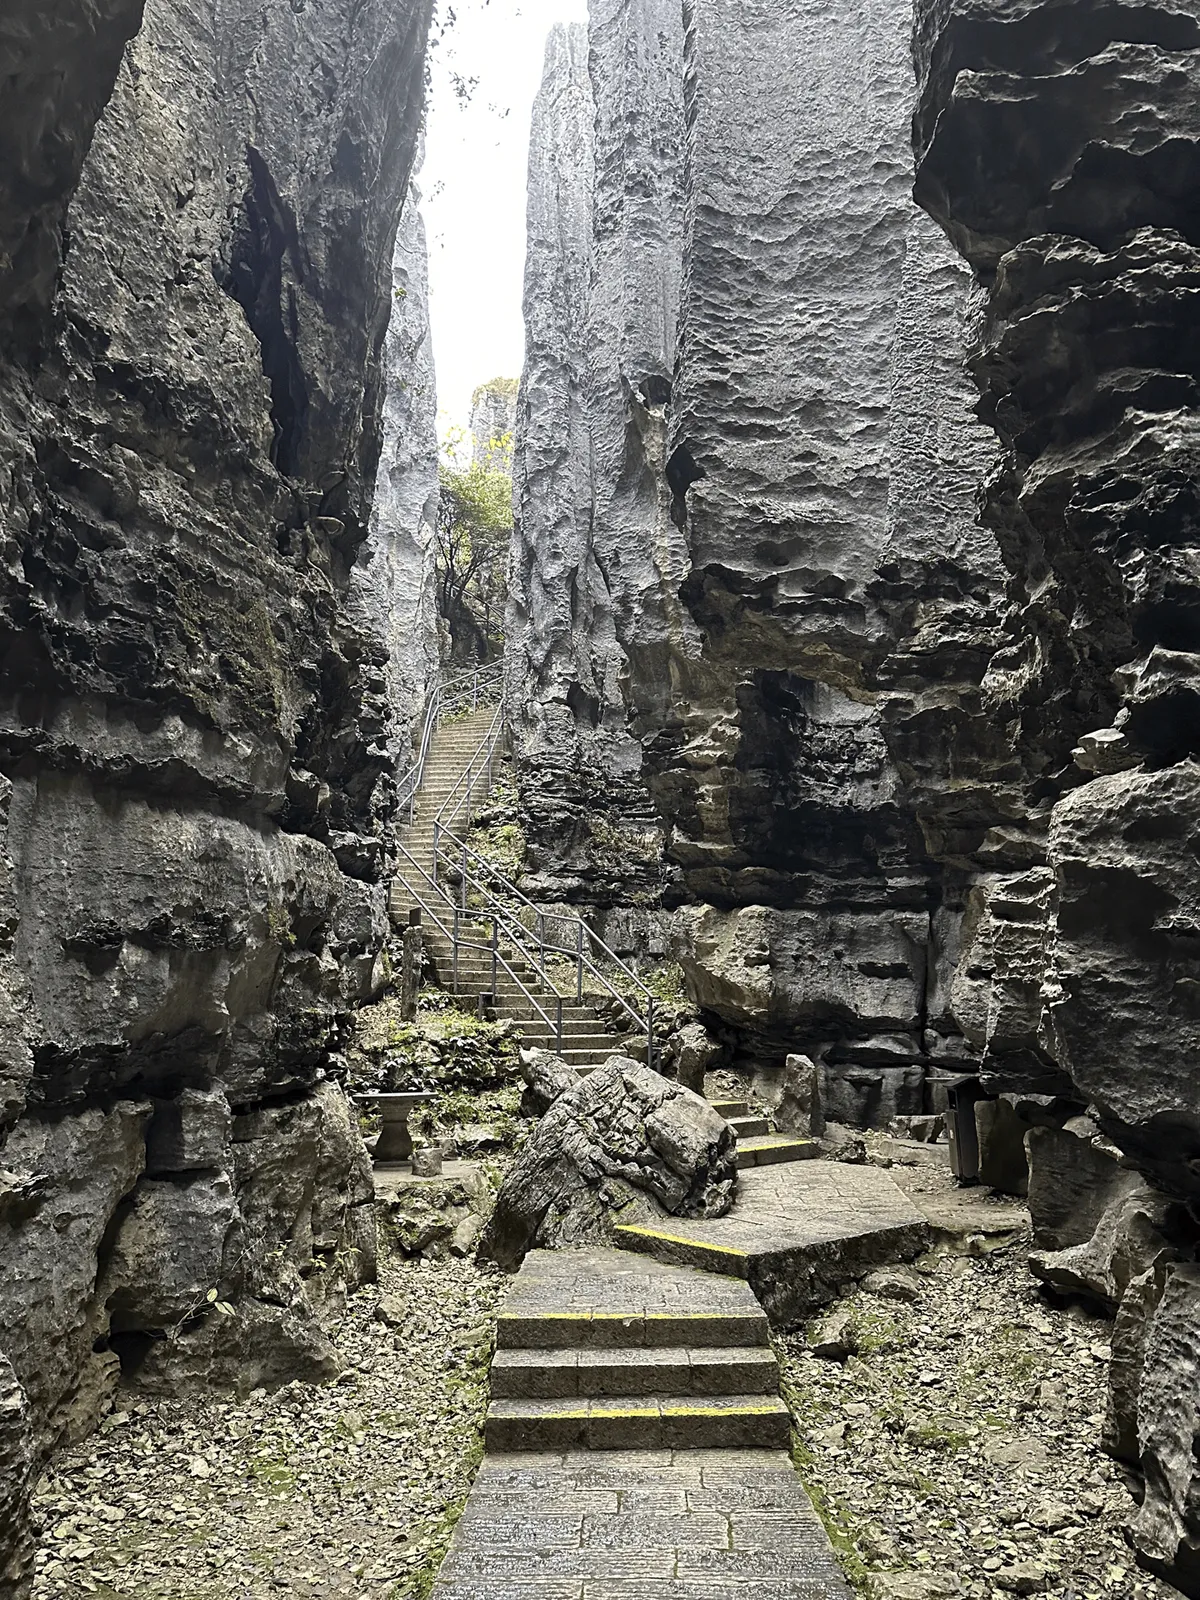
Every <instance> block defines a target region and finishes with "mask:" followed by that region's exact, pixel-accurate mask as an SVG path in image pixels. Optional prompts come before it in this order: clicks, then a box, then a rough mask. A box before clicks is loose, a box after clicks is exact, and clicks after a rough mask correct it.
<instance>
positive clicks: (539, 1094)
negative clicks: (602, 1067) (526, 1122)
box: [521, 1049, 579, 1117]
mask: <svg viewBox="0 0 1200 1600" xmlns="http://www.w3.org/2000/svg"><path fill="white" fill-rule="evenodd" d="M521 1076H522V1077H523V1078H524V1079H525V1091H524V1093H523V1094H522V1096H521V1111H522V1113H523V1114H524V1115H525V1116H527V1117H539V1116H541V1115H542V1114H543V1113H544V1112H546V1111H549V1109H550V1107H551V1106H552V1105H553V1104H554V1102H555V1101H556V1100H557V1099H558V1097H559V1095H560V1094H566V1092H567V1091H568V1089H573V1088H574V1087H575V1086H576V1084H577V1083H578V1082H579V1074H578V1073H577V1072H576V1071H575V1069H574V1068H573V1067H569V1066H568V1065H567V1063H566V1062H565V1061H564V1060H563V1058H562V1057H561V1056H556V1055H555V1054H554V1052H553V1051H552V1050H537V1049H533V1050H522V1051H521Z"/></svg>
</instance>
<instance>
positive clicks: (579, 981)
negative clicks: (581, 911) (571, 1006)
mask: <svg viewBox="0 0 1200 1600" xmlns="http://www.w3.org/2000/svg"><path fill="white" fill-rule="evenodd" d="M575 965H576V979H575V998H576V1000H579V1001H582V999H583V918H582V917H577V918H576V920H575Z"/></svg>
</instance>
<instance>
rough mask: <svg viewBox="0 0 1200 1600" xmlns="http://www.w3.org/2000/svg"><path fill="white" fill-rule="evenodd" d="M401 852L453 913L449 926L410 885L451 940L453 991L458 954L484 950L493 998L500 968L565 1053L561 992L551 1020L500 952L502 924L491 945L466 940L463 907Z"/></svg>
mask: <svg viewBox="0 0 1200 1600" xmlns="http://www.w3.org/2000/svg"><path fill="white" fill-rule="evenodd" d="M398 849H399V851H400V854H401V855H403V856H405V857H406V858H407V860H408V863H409V865H410V866H411V867H412V868H413V869H414V870H415V871H416V872H417V873H418V874H419V876H420V877H422V878H424V880H425V882H426V883H427V884H428V886H429V887H430V888H431V889H433V890H435V891H436V893H437V894H438V895H439V896H440V897H441V900H442V902H443V904H444V906H445V907H446V908H447V909H449V910H450V911H452V912H453V917H452V921H451V926H450V927H447V926H446V924H445V923H444V922H443V921H442V919H441V918H440V917H439V916H438V914H437V912H436V911H435V910H434V909H433V907H432V906H431V905H429V904H427V903H426V900H425V899H424V898H423V897H422V895H421V893H420V891H419V890H418V889H417V888H416V887H415V886H414V885H412V884H410V885H409V889H410V892H411V894H412V897H413V899H414V900H415V901H416V902H417V904H418V905H419V906H420V908H421V911H422V913H423V915H425V916H428V917H429V919H430V921H431V922H433V924H434V926H435V927H437V928H438V929H439V930H440V932H441V933H442V934H443V935H444V936H445V937H446V938H447V939H448V940H449V941H450V947H451V951H452V961H453V988H454V989H455V991H456V992H457V989H458V954H459V951H460V950H479V951H482V952H483V953H484V954H485V955H487V956H489V957H490V958H491V962H492V994H493V996H494V995H495V992H496V980H497V977H498V971H497V969H498V968H500V967H503V969H504V971H505V972H507V974H508V976H509V977H510V978H511V979H512V980H513V982H514V983H515V984H516V986H517V988H518V989H519V990H520V991H521V993H522V995H523V996H524V997H525V999H526V1001H527V1002H528V1004H529V1006H530V1009H531V1011H533V1012H534V1013H535V1014H536V1015H537V1016H539V1017H540V1018H541V1019H542V1021H543V1022H544V1023H545V1024H546V1028H547V1030H548V1031H549V1032H550V1033H552V1034H553V1035H554V1038H555V1042H556V1044H557V1046H558V1049H559V1052H560V1053H561V1051H562V1047H563V1006H562V996H561V995H559V994H557V993H556V994H555V1015H554V1018H553V1019H551V1017H550V1014H549V1012H547V1011H546V1010H545V1009H544V1008H543V1007H542V1006H541V1005H540V1004H539V1002H538V1000H537V997H536V996H535V995H534V994H533V992H532V990H530V989H528V988H527V987H526V985H525V984H524V982H523V981H522V979H521V976H520V974H519V973H518V972H517V970H516V968H515V967H514V966H513V965H512V964H511V963H510V962H509V961H508V960H507V959H506V957H505V956H503V955H501V953H500V942H499V928H498V924H496V923H493V928H492V937H491V939H490V940H489V941H488V943H487V944H482V943H480V942H479V941H478V940H476V939H469V938H465V937H464V936H463V933H462V927H461V918H462V915H463V912H462V908H461V907H460V906H456V905H455V904H454V902H453V901H452V900H451V898H450V896H449V895H448V894H447V893H446V891H445V890H444V889H443V888H442V886H441V885H440V884H437V883H435V882H434V881H433V879H432V878H431V877H430V876H429V874H428V872H426V870H425V868H424V867H423V866H422V865H421V863H420V862H419V861H417V860H416V859H415V858H414V857H413V855H412V854H411V852H410V851H408V850H406V849H405V848H404V846H403V845H400V846H398ZM521 954H522V955H524V954H525V951H524V949H523V948H522V949H521ZM526 959H527V960H528V956H526Z"/></svg>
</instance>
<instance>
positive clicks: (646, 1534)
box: [583, 1511, 729, 1551]
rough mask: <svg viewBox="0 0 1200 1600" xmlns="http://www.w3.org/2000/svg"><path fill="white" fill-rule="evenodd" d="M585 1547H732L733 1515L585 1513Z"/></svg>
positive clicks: (648, 1548)
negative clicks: (603, 1514)
mask: <svg viewBox="0 0 1200 1600" xmlns="http://www.w3.org/2000/svg"><path fill="white" fill-rule="evenodd" d="M583 1544H584V1546H585V1548H588V1547H592V1546H597V1545H599V1546H603V1547H604V1548H606V1549H607V1548H610V1547H616V1546H618V1545H620V1546H624V1545H638V1546H640V1547H642V1548H644V1549H646V1550H672V1551H675V1550H679V1549H680V1548H686V1549H689V1550H728V1548H729V1518H728V1517H724V1516H721V1515H719V1514H713V1513H707V1514H705V1513H702V1512H695V1513H690V1514H689V1513H688V1512H681V1513H677V1514H675V1515H672V1514H670V1513H668V1514H665V1515H657V1516H655V1515H646V1514H644V1513H640V1512H636V1511H622V1512H621V1513H620V1514H619V1515H617V1516H615V1517H584V1518H583Z"/></svg>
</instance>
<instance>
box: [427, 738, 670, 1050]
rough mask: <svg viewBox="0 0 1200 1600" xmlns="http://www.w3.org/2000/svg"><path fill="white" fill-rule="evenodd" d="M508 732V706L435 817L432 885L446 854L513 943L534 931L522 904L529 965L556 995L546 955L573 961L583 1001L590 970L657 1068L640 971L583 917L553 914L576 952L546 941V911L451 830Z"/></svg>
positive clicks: (649, 998) (487, 778)
mask: <svg viewBox="0 0 1200 1600" xmlns="http://www.w3.org/2000/svg"><path fill="white" fill-rule="evenodd" d="M504 733H505V727H504V710H503V707H501V708H500V709H499V710H498V711H497V713H496V715H495V717H494V718H493V719H492V724H491V727H490V728H489V729H488V731H487V733H486V734H485V735H484V737H483V738H482V739H481V740H480V743H479V746H478V748H477V749H476V751H475V753H474V754H473V755H472V757H471V760H470V761H469V762H468V764H467V766H466V768H465V769H464V771H463V773H462V774H461V776H460V777H459V779H458V781H457V783H456V784H455V785H454V787H453V789H452V790H451V791H450V793H449V795H447V797H446V799H445V801H444V802H443V804H442V807H441V809H440V810H439V812H438V814H437V816H436V817H435V819H434V824H433V863H432V865H433V877H432V881H433V883H434V885H435V886H438V880H439V874H440V872H441V860H442V856H443V854H446V855H447V856H448V857H449V861H450V865H451V866H452V868H453V869H454V870H455V871H457V872H458V874H459V876H460V879H461V880H462V882H463V883H464V884H465V883H466V881H467V880H468V878H469V879H470V881H471V882H472V883H473V884H474V885H475V887H476V890H477V892H478V893H479V894H480V895H481V896H482V897H483V899H484V907H485V912H486V914H487V915H490V916H492V917H493V918H496V917H499V918H501V919H502V920H504V921H505V922H506V923H507V924H508V926H509V928H510V937H512V938H513V939H514V942H518V941H517V936H516V935H515V934H514V933H512V932H511V929H512V928H513V927H519V928H520V929H521V931H522V933H523V934H529V933H531V932H532V930H531V929H527V928H526V927H525V925H524V924H523V923H521V922H520V921H519V919H518V918H517V917H516V916H514V914H513V912H512V910H511V903H512V902H513V901H516V902H519V904H520V905H522V906H524V907H525V908H526V909H527V910H529V911H530V912H531V913H532V914H533V916H534V917H535V918H536V929H537V944H538V956H537V958H536V959H535V958H534V957H533V956H532V954H531V953H530V952H528V951H526V950H525V949H524V948H522V946H523V941H519V943H518V947H519V948H521V949H522V954H523V955H524V956H525V959H526V960H527V961H529V963H530V965H531V966H532V967H533V968H534V970H535V971H536V972H537V974H538V976H539V978H541V980H542V982H543V983H545V984H548V985H549V986H550V988H551V989H552V990H554V992H557V990H556V989H555V986H554V983H553V980H552V979H551V978H550V976H549V974H548V973H547V971H546V955H547V953H549V954H551V955H559V956H562V957H563V958H565V959H566V960H567V961H570V962H573V963H574V965H575V969H576V997H577V999H579V1000H582V998H583V974H584V971H585V969H586V970H587V971H588V972H589V973H590V974H591V975H592V976H593V977H595V978H596V979H597V980H598V982H599V983H600V984H601V986H602V987H603V988H604V989H605V990H607V992H608V994H609V995H610V996H611V997H612V998H613V999H614V1000H616V1001H617V1002H618V1004H619V1005H620V1006H621V1008H622V1009H623V1010H624V1011H625V1012H626V1013H627V1014H628V1015H629V1016H630V1017H631V1018H632V1019H633V1021H634V1023H635V1024H636V1025H637V1027H638V1028H639V1029H640V1028H645V1030H646V1052H647V1059H648V1061H649V1062H650V1063H651V1064H653V1061H654V994H653V992H652V990H650V989H649V988H647V986H646V985H645V984H644V983H643V982H642V980H641V979H640V978H639V977H638V975H637V973H636V972H634V971H633V970H632V969H631V968H630V967H627V966H626V965H625V963H624V962H623V961H622V960H621V958H620V956H618V955H617V953H616V952H615V951H614V950H612V949H610V948H609V946H608V945H607V944H605V942H604V940H603V939H601V938H600V936H599V934H597V933H596V932H595V931H594V930H593V929H592V928H590V927H589V926H588V924H587V923H586V922H585V921H584V920H583V918H582V917H572V916H567V915H563V914H562V913H559V912H553V913H551V920H552V922H554V923H560V924H565V925H566V926H567V928H568V929H569V930H572V932H573V936H574V948H571V946H570V945H568V944H559V943H557V942H556V941H554V940H548V939H547V937H546V913H545V912H544V911H542V910H540V909H539V908H538V907H537V906H536V905H535V904H534V903H533V901H532V900H530V899H529V897H528V896H527V895H524V894H522V893H521V891H520V889H518V888H517V886H516V884H515V883H512V882H511V881H510V880H509V879H508V878H506V877H504V875H503V873H500V872H498V871H497V870H496V868H495V867H494V866H493V865H492V864H491V862H489V861H488V860H487V859H486V858H485V857H484V856H482V855H480V853H479V852H478V851H477V850H474V849H472V847H471V846H470V845H468V844H467V842H466V840H465V839H464V838H462V837H461V836H460V835H459V834H458V833H456V832H455V831H454V829H453V827H452V826H451V824H452V823H457V822H458V819H459V818H460V816H462V814H463V812H464V811H465V810H467V809H468V807H469V806H470V803H471V799H472V796H473V794H474V791H475V787H476V779H477V777H478V776H479V773H480V769H482V773H483V778H484V788H485V792H487V790H489V789H490V788H491V774H492V765H493V762H494V761H495V758H496V756H497V754H498V753H499V750H500V745H501V743H502V741H503V738H504ZM460 790H461V793H460ZM468 861H471V862H473V863H475V864H476V865H477V866H479V867H481V868H482V869H483V870H484V871H485V872H486V873H487V875H488V877H489V878H490V879H491V880H492V883H493V885H495V886H496V887H497V888H498V890H499V894H497V893H496V892H494V890H493V889H492V888H489V887H488V886H487V885H486V884H485V883H484V882H482V881H481V880H480V879H479V878H478V877H477V876H476V875H475V874H472V873H469V872H468V866H467V863H468ZM500 895H502V896H503V899H501V898H500ZM585 940H586V942H587V950H586V951H585V948H584V944H585ZM593 955H599V956H600V957H601V959H603V960H605V961H607V962H608V963H609V964H610V965H611V966H612V967H615V968H616V969H618V970H619V971H620V972H622V973H623V974H624V975H625V978H626V980H627V981H628V983H629V984H630V985H632V987H633V988H634V989H635V990H636V991H637V992H638V993H640V995H641V997H642V1000H643V1003H644V1010H645V1015H644V1016H643V1015H642V1013H641V1012H639V1011H638V1010H637V1008H636V1007H635V1006H633V1005H632V1004H631V1003H630V1001H629V998H628V996H627V995H625V994H622V992H621V990H620V989H618V988H617V986H616V985H615V984H614V983H613V982H612V981H611V980H610V979H609V977H608V976H607V974H606V973H605V972H604V971H603V970H602V969H601V968H600V967H599V966H598V965H597V964H596V962H595V961H594V960H593V959H592V957H593Z"/></svg>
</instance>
